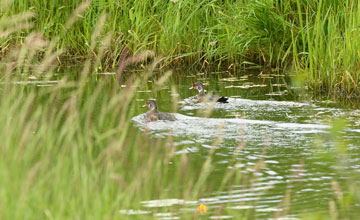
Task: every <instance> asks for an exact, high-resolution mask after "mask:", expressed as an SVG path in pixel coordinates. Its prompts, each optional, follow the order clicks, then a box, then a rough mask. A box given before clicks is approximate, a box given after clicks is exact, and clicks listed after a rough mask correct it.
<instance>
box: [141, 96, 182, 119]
mask: <svg viewBox="0 0 360 220" xmlns="http://www.w3.org/2000/svg"><path fill="white" fill-rule="evenodd" d="M142 107H143V108H144V107H148V108H149V109H150V110H149V111H147V112H146V114H145V122H150V121H157V120H168V121H175V120H176V118H175V116H174V115H173V114H170V113H167V112H159V111H158V109H157V105H156V101H155V100H148V101H146V102H145V104H144V105H143V106H142Z"/></svg>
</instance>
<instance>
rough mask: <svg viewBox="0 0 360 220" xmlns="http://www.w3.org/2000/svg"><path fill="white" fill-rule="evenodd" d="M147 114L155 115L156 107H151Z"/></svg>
mask: <svg viewBox="0 0 360 220" xmlns="http://www.w3.org/2000/svg"><path fill="white" fill-rule="evenodd" d="M149 112H151V113H157V107H156V106H152V107H151V109H150V110H149Z"/></svg>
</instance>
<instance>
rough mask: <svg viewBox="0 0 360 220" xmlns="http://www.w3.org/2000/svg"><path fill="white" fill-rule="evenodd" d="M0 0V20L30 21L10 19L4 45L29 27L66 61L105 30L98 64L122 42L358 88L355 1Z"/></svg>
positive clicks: (201, 61)
mask: <svg viewBox="0 0 360 220" xmlns="http://www.w3.org/2000/svg"><path fill="white" fill-rule="evenodd" d="M2 2H7V4H4V3H3V4H2V5H3V6H2V8H3V11H4V12H5V13H3V14H2V18H1V19H2V20H3V21H6V19H7V18H8V17H9V16H14V15H16V14H18V13H24V12H32V13H33V16H32V18H31V19H30V21H31V24H32V25H33V27H32V28H30V29H29V27H28V26H26V25H29V24H30V23H28V22H21V21H17V22H13V23H14V24H17V25H16V29H19V30H18V31H17V32H16V33H15V34H12V35H6V36H5V37H2V38H0V39H1V40H0V46H1V51H2V53H6V51H8V50H9V48H11V47H12V45H14V44H17V43H20V44H22V43H24V41H25V39H24V38H25V36H26V35H27V33H29V31H31V30H33V31H38V32H41V33H43V34H44V37H45V39H47V40H50V41H53V42H54V46H55V47H56V48H57V49H64V52H63V53H62V56H59V57H60V58H61V59H60V60H62V61H63V62H64V61H66V60H74V59H79V60H83V59H85V58H90V57H93V56H94V55H95V54H96V51H94V48H95V45H99V44H101V42H102V41H103V40H104V38H106V36H107V37H108V39H109V40H110V42H109V47H107V49H106V50H104V51H103V53H104V55H105V56H104V57H103V59H102V60H100V61H101V63H103V64H104V65H103V66H102V70H103V71H104V70H108V69H113V68H115V67H116V66H117V65H118V62H119V59H120V57H121V55H122V54H123V52H124V49H125V48H126V50H129V51H130V53H131V54H137V53H138V52H140V51H144V50H151V51H153V52H154V53H155V54H156V55H157V56H162V57H164V58H165V60H166V64H176V65H178V64H181V63H187V64H196V65H199V66H202V67H203V68H206V67H207V66H208V65H210V66H214V65H217V66H218V67H219V68H223V67H228V66H230V67H232V68H235V69H236V68H238V67H249V66H259V65H260V66H262V67H271V68H276V69H284V70H285V71H288V70H290V71H295V73H298V74H299V75H304V76H305V78H306V80H305V82H306V83H307V85H309V86H310V88H312V89H313V90H315V91H316V92H323V91H325V92H327V94H329V95H331V94H335V95H337V96H339V95H342V94H344V95H345V96H349V97H350V96H352V95H359V92H358V84H359V66H360V65H359V61H358V57H359V52H358V51H359V41H358V40H357V38H358V35H359V25H360V23H359V22H360V21H359V14H360V13H359V10H360V9H359V4H358V1H350V0H346V1H327V0H321V1H315V0H306V1H300V0H288V1H271V0H261V1H255V0H242V1H232V0H225V1H209V0H196V1H192V0H180V1H177V2H172V1H162V0H151V1H134V0H127V1H112V0H110V1H104V0H96V1H95V0H94V1H84V2H83V1H82V0H76V1H56V0H50V1H47V2H46V4H45V3H43V1H39V0H33V1H25V0H18V1H2ZM11 20H12V21H15V19H11ZM99 22H100V23H101V24H100V26H101V31H100V32H99V31H98V28H97V27H98V26H99ZM19 23H20V24H22V25H18V24H19ZM3 24H5V23H3ZM4 26H6V25H3V26H2V30H3V31H4V30H7V29H6V27H5V28H4ZM94 32H96V33H97V36H96V37H95V38H94V36H92V34H93V33H94ZM108 33H111V37H110V36H108ZM92 38H93V39H92ZM94 39H96V41H94ZM90 44H92V45H90ZM65 57H67V58H65Z"/></svg>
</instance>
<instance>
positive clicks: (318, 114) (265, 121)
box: [122, 70, 360, 219]
mask: <svg viewBox="0 0 360 220" xmlns="http://www.w3.org/2000/svg"><path fill="white" fill-rule="evenodd" d="M156 80H157V78H156V77H154V78H152V79H151V80H150V81H149V83H148V84H147V88H143V89H140V90H139V91H138V92H137V96H136V100H137V102H138V103H139V108H138V109H137V116H135V117H134V118H133V121H134V126H136V127H138V128H139V129H141V130H144V132H145V131H146V132H150V133H151V134H152V135H153V137H167V136H168V135H172V136H174V142H175V145H176V148H177V151H176V152H175V154H178V155H179V156H180V155H181V154H184V153H185V154H188V156H189V157H190V158H192V159H193V160H194V161H195V160H196V161H197V162H198V163H199V166H200V165H201V162H204V161H205V160H206V158H207V156H208V153H209V151H210V150H211V149H213V148H216V149H215V154H214V160H213V162H212V163H213V165H214V166H215V175H212V176H211V178H213V179H212V181H218V182H219V183H220V182H221V180H216V178H217V175H216V173H219V174H221V173H224V172H226V171H227V170H228V169H235V168H237V169H238V170H239V171H238V172H242V173H244V174H247V173H252V174H254V175H255V176H256V182H255V184H254V185H253V187H252V188H251V189H249V188H244V186H243V184H242V183H241V182H239V183H234V185H233V186H232V187H231V189H230V191H229V189H227V190H226V191H224V192H208V195H207V196H206V197H204V198H199V199H198V200H197V201H184V200H182V199H181V198H168V199H165V200H153V201H143V203H142V205H143V208H144V210H142V211H146V215H151V214H153V215H155V216H157V217H158V218H159V219H176V218H177V213H156V209H154V207H172V206H176V205H179V204H180V205H183V206H186V207H189V209H184V210H180V212H181V211H183V212H186V211H193V210H194V209H195V207H196V205H197V204H200V203H201V204H206V205H207V206H208V207H210V209H209V213H208V216H209V217H210V218H211V216H212V215H213V214H214V210H216V209H217V208H219V207H220V206H221V205H222V204H226V208H227V209H229V210H232V211H235V212H237V211H239V212H240V211H242V210H249V209H254V210H255V211H256V216H257V218H259V219H268V218H272V217H274V216H275V214H276V213H277V212H281V211H282V208H281V205H280V204H281V203H282V201H283V200H284V198H285V196H286V192H290V194H291V209H290V210H291V211H290V213H289V214H288V215H287V216H288V217H289V218H296V217H298V214H299V213H308V212H314V213H318V212H325V213H326V212H328V211H327V210H328V207H329V201H330V200H332V199H334V192H333V189H332V184H333V182H332V181H333V180H336V181H340V182H341V181H342V180H344V179H348V178H356V176H358V174H359V171H360V163H359V160H360V155H359V153H360V151H359V146H360V138H359V134H360V127H359V120H358V118H359V115H360V111H359V110H357V109H347V108H343V107H341V105H337V104H334V103H330V102H325V103H324V102H315V101H312V100H311V99H309V98H308V97H310V96H311V95H310V94H309V92H308V91H307V90H306V88H305V87H292V86H291V83H290V82H289V78H288V77H285V76H283V75H276V74H260V75H259V73H249V74H238V75H236V76H234V74H229V73H222V74H218V73H208V74H203V73H198V72H195V71H194V72H190V73H189V72H188V73H186V74H184V73H183V72H182V71H176V70H175V71H174V75H173V77H172V78H171V79H170V82H169V83H168V84H166V85H165V86H163V87H162V88H161V89H160V90H156V91H154V90H153V88H152V86H153V84H154V82H156ZM195 81H201V82H203V83H204V84H205V89H206V90H207V91H208V92H210V91H211V92H213V93H216V94H221V95H223V96H226V97H230V98H229V103H226V104H222V103H215V104H214V103H193V102H191V100H190V98H189V97H191V96H193V95H195V94H196V92H195V91H189V87H190V86H191V84H192V83H193V82H195ZM174 88H175V89H176V90H174ZM174 91H176V92H174ZM149 98H154V99H156V100H157V102H158V105H159V109H160V111H165V112H176V113H174V114H175V116H176V117H177V120H176V121H173V122H172V121H156V122H150V123H145V122H144V114H143V113H144V112H145V109H141V108H140V105H142V104H143V102H144V101H145V100H147V99H149ZM174 99H175V100H176V101H177V107H174V105H173V104H172V101H171V100H174ZM329 103H330V104H329ZM209 108H210V109H212V111H211V113H208V109H209ZM340 118H341V119H345V120H347V121H348V126H347V127H346V128H345V129H344V130H343V131H342V132H341V133H340V135H341V141H346V142H347V143H349V151H350V158H348V159H347V161H346V163H347V164H346V166H347V167H346V169H345V170H344V169H341V166H339V165H338V163H336V161H334V160H331V159H330V160H327V159H324V157H323V155H324V153H325V154H326V153H330V154H332V153H334V154H335V153H336V152H337V150H336V145H335V144H334V143H335V142H336V140H333V137H332V133H331V130H332V128H331V123H332V121H333V120H334V119H340ZM217 138H221V142H220V143H217V144H216V145H214V140H216V139H217ZM336 138H340V137H336ZM336 138H335V139H336ZM239 145H241V146H242V147H239ZM261 160H262V161H263V162H264V164H265V166H264V167H263V168H262V169H259V170H254V167H256V164H257V163H258V162H259V161H261ZM211 210H213V211H211ZM230 213H231V212H230ZM122 214H129V213H127V211H126V210H122ZM132 214H134V213H132ZM135 214H136V213H135ZM138 214H139V215H141V214H144V213H138ZM213 217H214V216H213ZM221 217H222V218H232V217H233V216H232V215H231V214H229V215H224V216H221Z"/></svg>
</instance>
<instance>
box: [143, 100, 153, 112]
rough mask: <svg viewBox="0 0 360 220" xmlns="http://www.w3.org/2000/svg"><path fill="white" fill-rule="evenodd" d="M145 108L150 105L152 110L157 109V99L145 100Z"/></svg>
mask: <svg viewBox="0 0 360 220" xmlns="http://www.w3.org/2000/svg"><path fill="white" fill-rule="evenodd" d="M142 107H143V108H145V107H148V108H149V109H151V110H156V109H157V105H156V101H155V100H151V99H150V100H147V101H146V102H145V104H144V105H143V106H142Z"/></svg>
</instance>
